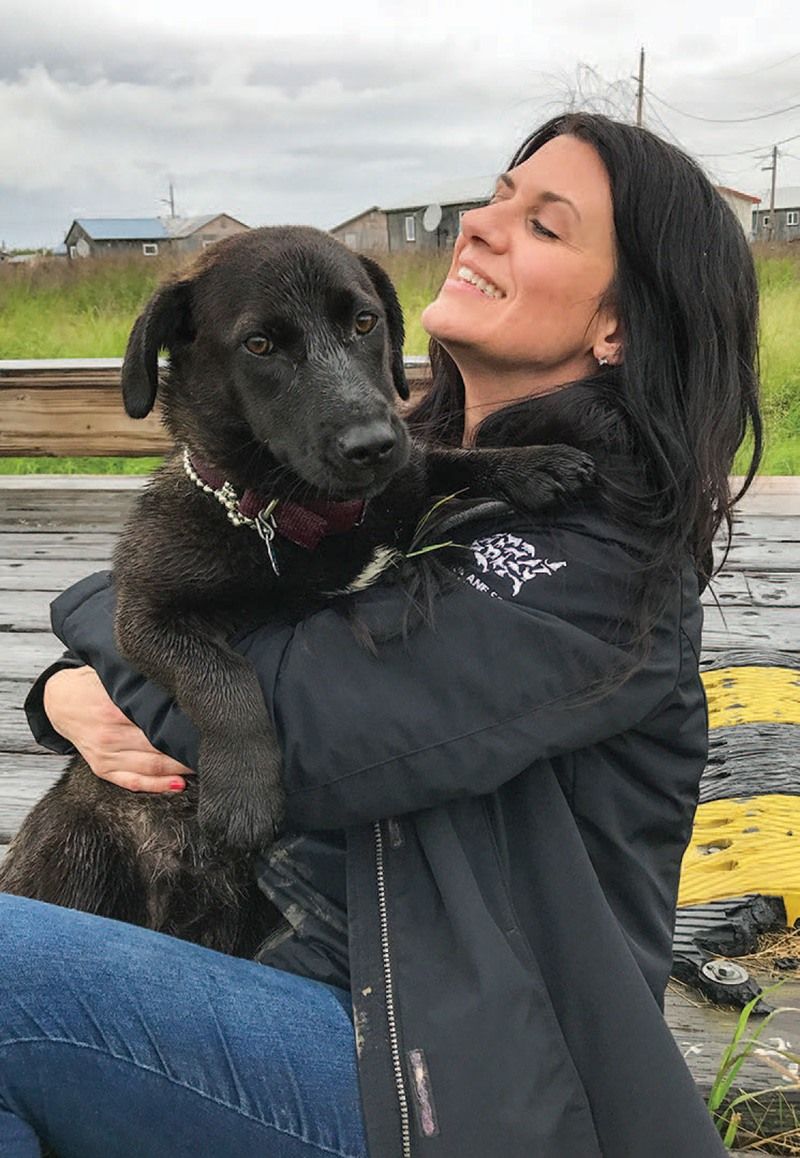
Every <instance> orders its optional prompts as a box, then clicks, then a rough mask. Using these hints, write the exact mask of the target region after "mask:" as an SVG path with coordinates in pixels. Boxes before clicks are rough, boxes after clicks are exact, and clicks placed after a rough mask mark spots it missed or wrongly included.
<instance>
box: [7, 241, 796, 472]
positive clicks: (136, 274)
mask: <svg viewBox="0 0 800 1158" xmlns="http://www.w3.org/2000/svg"><path fill="white" fill-rule="evenodd" d="M797 248H798V249H800V246H798V247H797ZM381 260H382V264H384V265H385V267H386V269H387V271H388V273H389V274H390V276H391V277H392V278H393V280H394V282H395V284H396V286H397V289H398V293H399V295H400V300H401V302H402V304H403V310H404V313H405V316H406V329H407V337H406V353H407V354H425V353H426V352H427V338H426V335H425V332H424V331H423V329H422V326H421V325H420V322H419V317H420V314H421V312H422V310H423V308H424V307H425V305H427V303H428V302H429V301H431V300H432V299H433V297H435V295H436V292H437V289H438V287H439V285H440V283H441V280H442V277H443V276H444V271H445V269H446V268H447V262H448V259H447V258H435V257H433V258H426V257H424V256H423V257H418V256H416V255H408V254H388V255H386V256H385V257H384V258H382V259H381ZM756 263H757V266H758V272H759V281H760V285H761V369H762V384H763V402H764V413H765V417H766V422H767V447H766V453H765V458H764V464H763V467H762V473H764V474H778V475H788V474H800V253H797V254H795V253H792V252H791V250H789V249H788V248H784V249H783V250H781V249H778V248H775V249H773V250H771V251H770V250H768V249H766V248H761V249H760V250H759V251H758V252H757V253H756ZM169 271H170V266H169V264H168V263H166V262H164V261H156V262H153V261H151V260H148V259H144V258H139V259H135V260H125V261H113V260H104V261H92V262H90V261H87V262H74V263H67V262H48V263H45V264H43V265H40V266H35V267H30V266H14V267H10V266H0V359H3V358H113V357H121V355H122V353H123V351H124V349H125V342H126V340H127V336H128V333H129V331H130V328H131V325H132V323H133V320H134V318H135V317H136V314H137V312H138V310H139V309H140V307H141V306H142V304H143V303H144V302H145V301H146V299H147V298H148V296H149V295H150V293H152V291H153V289H154V287H155V286H156V284H157V283H158V281H159V280H160V279H161V278H163V277H164V276H165V275H166V274H167V273H168V272H169ZM155 461H156V460H153V459H53V458H48V459H30V458H26V459H20V458H9V459H2V458H0V473H14V474H17V473H20V474H22V473H31V472H36V473H51V472H54V471H64V472H67V473H87V472H88V473H95V472H108V473H132V474H133V473H149V471H151V470H152V469H153V465H154V462H155Z"/></svg>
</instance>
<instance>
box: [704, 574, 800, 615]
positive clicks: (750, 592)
mask: <svg viewBox="0 0 800 1158" xmlns="http://www.w3.org/2000/svg"><path fill="white" fill-rule="evenodd" d="M715 595H716V597H717V598H718V599H719V601H720V603H721V604H723V605H726V604H732V605H736V604H739V605H740V606H743V607H752V606H756V607H776V606H780V607H800V575H799V574H797V573H796V572H794V571H757V572H756V571H752V572H751V571H747V572H745V571H728V570H725V571H721V572H720V574H719V575H715V576H714V579H713V580H712V583H711V587H710V589H708V590H706V591H705V592H704V593H703V597H702V601H703V604H704V605H706V606H708V605H713V603H714V596H715Z"/></svg>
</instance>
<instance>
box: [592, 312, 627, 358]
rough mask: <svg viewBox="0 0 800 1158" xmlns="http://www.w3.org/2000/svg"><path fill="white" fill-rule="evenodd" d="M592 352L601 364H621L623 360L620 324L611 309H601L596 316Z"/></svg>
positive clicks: (623, 345)
mask: <svg viewBox="0 0 800 1158" xmlns="http://www.w3.org/2000/svg"><path fill="white" fill-rule="evenodd" d="M592 353H593V354H594V356H595V358H596V359H597V362H598V364H599V365H601V366H621V365H622V363H623V362H624V360H625V344H624V342H623V336H622V326H621V324H620V321H619V319H618V317H617V315H616V313H615V312H614V311H612V310H607V309H601V311H600V313H599V315H598V317H597V324H596V327H595V339H594V342H593V343H592Z"/></svg>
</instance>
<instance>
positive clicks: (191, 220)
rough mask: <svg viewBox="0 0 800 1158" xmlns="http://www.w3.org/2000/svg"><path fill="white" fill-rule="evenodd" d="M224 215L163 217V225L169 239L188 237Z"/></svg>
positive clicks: (207, 214)
mask: <svg viewBox="0 0 800 1158" xmlns="http://www.w3.org/2000/svg"><path fill="white" fill-rule="evenodd" d="M224 216H225V214H224V213H206V215H205V216H204V217H164V218H163V219H162V220H163V224H164V228H165V229H166V231H167V233H168V234H169V236H170V237H188V236H189V234H190V233H195V232H196V231H197V230H198V229H202V228H203V226H204V225H208V223H209V221H213V220H214V219H215V218H217V217H224Z"/></svg>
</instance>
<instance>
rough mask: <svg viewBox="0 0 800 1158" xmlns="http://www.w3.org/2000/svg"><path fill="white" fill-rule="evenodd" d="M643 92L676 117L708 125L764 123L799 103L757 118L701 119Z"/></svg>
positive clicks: (652, 94)
mask: <svg viewBox="0 0 800 1158" xmlns="http://www.w3.org/2000/svg"><path fill="white" fill-rule="evenodd" d="M645 91H646V93H647V95H648V96H650V97H652V98H653V100H655V101H658V103H659V104H660V105H664V107H665V108H668V109H671V110H672V112H673V113H678V115H679V116H682V117H688V118H689V119H690V120H692V121H705V122H706V124H710V125H743V124H746V123H747V122H748V121H765V120H767V119H768V118H769V117H779V116H781V115H782V114H783V113H791V112H793V111H794V110H795V109H800V103H798V104H794V105H787V106H786V108H783V109H775V110H774V111H773V112H771V113H759V114H758V116H754V117H701V116H698V115H697V114H696V113H687V112H685V111H684V110H683V109H678V108H676V107H675V105H671V104H670V103H669V101H665V100H663V98H662V97H660V96H656V94H655V93H654V92H653V91H652V90H651V89H649V88H648V89H645Z"/></svg>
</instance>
